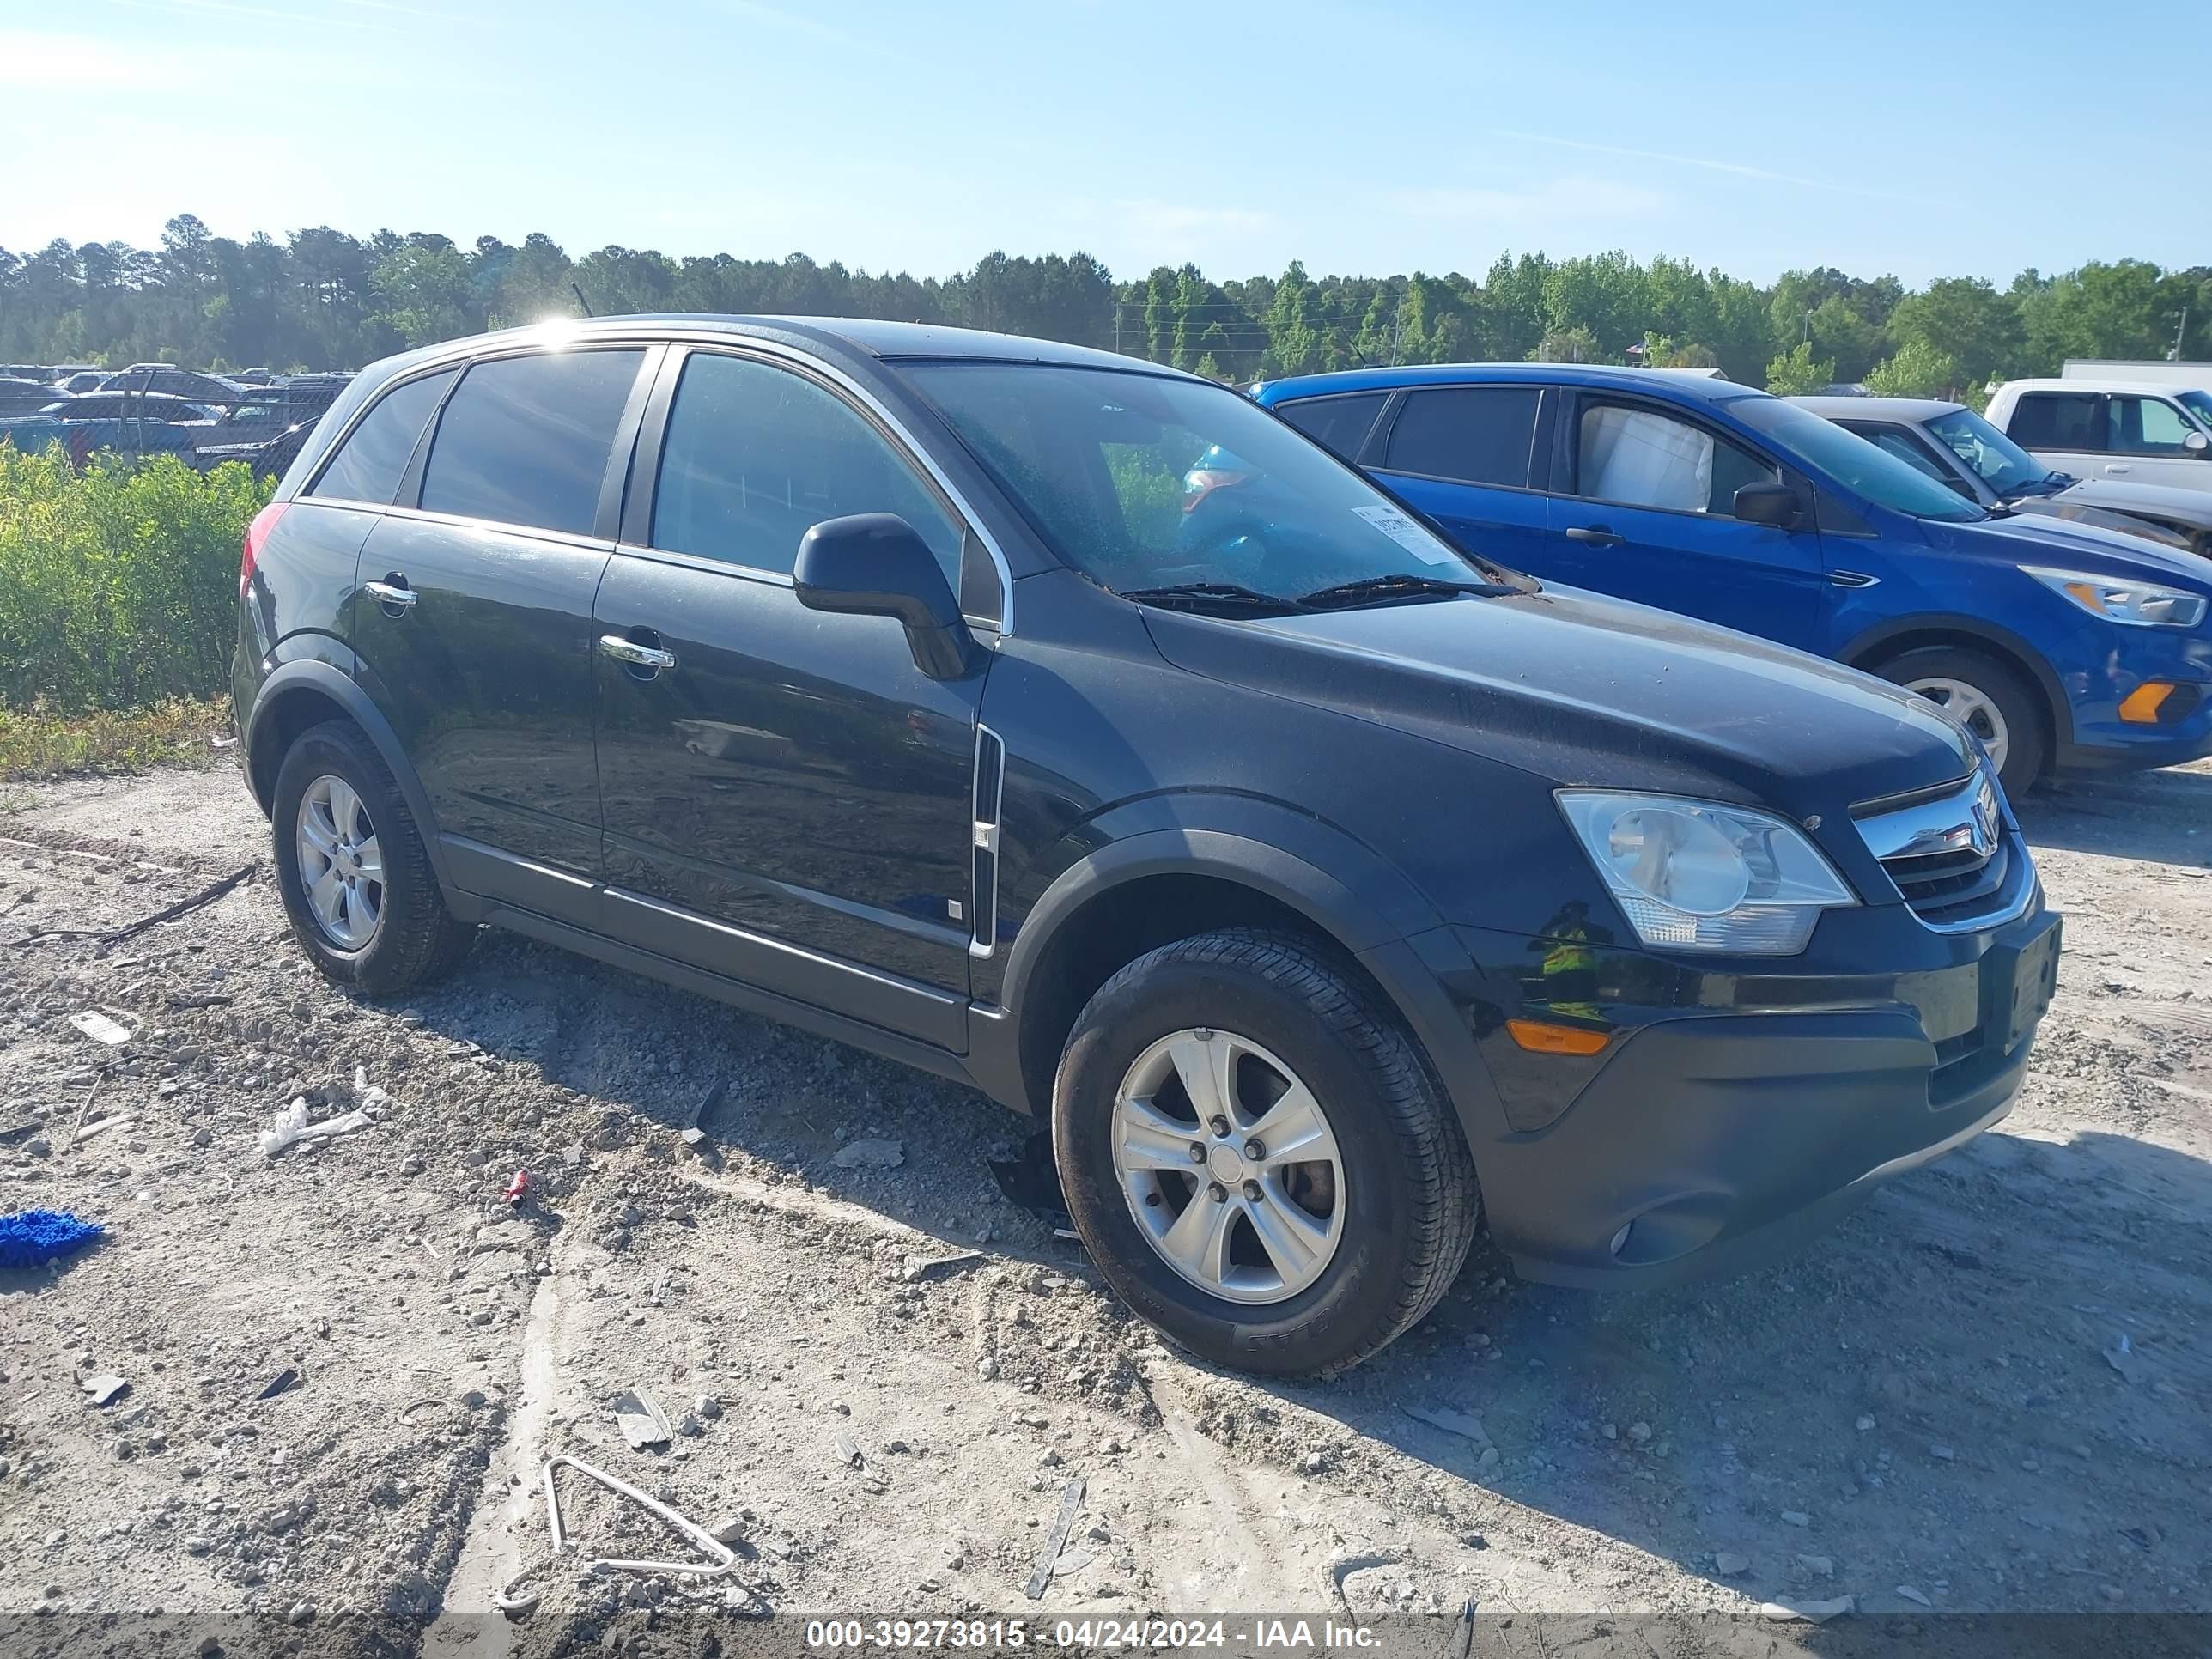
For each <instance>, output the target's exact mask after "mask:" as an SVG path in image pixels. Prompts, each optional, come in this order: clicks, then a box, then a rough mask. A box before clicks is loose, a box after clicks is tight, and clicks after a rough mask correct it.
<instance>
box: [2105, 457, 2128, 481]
mask: <svg viewBox="0 0 2212 1659" xmlns="http://www.w3.org/2000/svg"><path fill="white" fill-rule="evenodd" d="M2105 471H2106V473H2107V474H2108V475H2110V476H2111V477H2115V478H2118V477H2125V476H2126V475H2127V474H2129V473H2130V472H2132V471H2135V469H2134V468H2133V467H2131V466H2130V465H2128V464H2127V463H2126V462H2125V461H2112V462H2108V463H2107V464H2106V467H2105Z"/></svg>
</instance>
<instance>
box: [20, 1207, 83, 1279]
mask: <svg viewBox="0 0 2212 1659" xmlns="http://www.w3.org/2000/svg"><path fill="white" fill-rule="evenodd" d="M106 1231H107V1229H106V1226H104V1225H101V1224H100V1222H97V1221H80V1220H78V1219H77V1218H76V1217H75V1216H73V1215H71V1214H70V1212H68V1211H66V1210H18V1211H16V1212H15V1213H13V1214H12V1215H0V1267H12V1268H17V1269H21V1268H24V1267H44V1266H46V1263H47V1262H49V1261H56V1260H58V1258H60V1257H62V1256H65V1255H70V1254H71V1253H72V1252H74V1251H77V1250H81V1249H83V1248H84V1247H85V1246H86V1245H88V1244H89V1243H92V1242H93V1241H94V1240H95V1239H97V1238H99V1237H101V1236H102V1235H104V1234H105V1233H106Z"/></svg>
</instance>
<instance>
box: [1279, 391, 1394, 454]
mask: <svg viewBox="0 0 2212 1659" xmlns="http://www.w3.org/2000/svg"><path fill="white" fill-rule="evenodd" d="M1389 401H1390V394H1389V392H1362V393H1361V394H1360V395H1359V396H1358V397H1356V398H1300V399H1299V400H1298V401H1297V402H1296V403H1289V404H1279V405H1278V406H1277V407H1276V410H1275V413H1276V414H1278V415H1279V416H1282V417H1283V418H1284V419H1285V420H1286V421H1288V422H1290V423H1291V425H1292V426H1294V427H1296V428H1297V429H1298V430H1299V431H1301V432H1303V433H1304V434H1305V435H1306V436H1307V437H1309V438H1311V439H1312V440H1313V441H1315V442H1316V443H1317V444H1319V445H1320V446H1321V447H1322V448H1324V449H1327V450H1330V451H1332V452H1334V453H1336V454H1338V455H1340V456H1342V457H1343V458H1344V459H1346V460H1347V461H1352V460H1357V459H1359V447H1360V445H1362V444H1363V443H1364V442H1365V441H1367V435H1368V433H1369V432H1370V430H1372V429H1373V428H1374V425H1375V417H1376V416H1377V415H1379V414H1381V413H1382V412H1383V404H1386V403H1388V402H1389Z"/></svg>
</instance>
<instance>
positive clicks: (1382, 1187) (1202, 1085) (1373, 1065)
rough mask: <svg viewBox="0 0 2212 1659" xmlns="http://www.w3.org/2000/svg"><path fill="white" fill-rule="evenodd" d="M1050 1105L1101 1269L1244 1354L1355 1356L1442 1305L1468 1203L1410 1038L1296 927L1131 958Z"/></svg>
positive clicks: (1170, 1319)
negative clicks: (1290, 932) (1297, 932)
mask: <svg viewBox="0 0 2212 1659" xmlns="http://www.w3.org/2000/svg"><path fill="white" fill-rule="evenodd" d="M1052 1111H1053V1143H1054V1158H1055V1160H1056V1162H1057V1163H1058V1165H1059V1169H1060V1182H1061V1186H1062V1188H1064V1189H1065V1191H1066V1196H1067V1202H1068V1209H1069V1212H1070V1213H1071V1214H1072V1215H1073V1218H1074V1221H1075V1225H1076V1228H1077V1230H1078V1231H1079V1232H1080V1233H1081V1235H1082V1237H1083V1242H1084V1244H1085V1248H1086V1249H1088V1250H1089V1251H1090V1252H1091V1257H1092V1259H1093V1260H1094V1261H1097V1263H1098V1265H1099V1268H1100V1270H1101V1272H1103V1273H1104V1274H1105V1276H1106V1279H1107V1281H1108V1283H1109V1284H1110V1285H1112V1286H1113V1287H1114V1289H1115V1291H1116V1292H1118V1293H1119V1294H1120V1295H1121V1297H1122V1299H1123V1300H1125V1301H1126V1302H1127V1303H1128V1304H1129V1305H1130V1306H1131V1307H1133V1308H1134V1309H1135V1310H1137V1312H1138V1313H1139V1314H1140V1315H1142V1316H1144V1317H1145V1318H1146V1320H1148V1321H1150V1322H1152V1324H1153V1325H1155V1326H1157V1327H1158V1328H1159V1329H1160V1330H1161V1331H1163V1332H1164V1333H1165V1334H1167V1335H1168V1336H1169V1337H1170V1338H1172V1339H1173V1340H1175V1341H1176V1342H1177V1343H1179V1344H1181V1345H1182V1346H1183V1347H1185V1348H1187V1349H1188V1350H1190V1351H1191V1352H1194V1353H1195V1354H1198V1355H1200V1357H1202V1358H1206V1359H1208V1360H1212V1361H1213V1362H1215V1363H1217V1364H1223V1365H1228V1366H1232V1367H1235V1368H1237V1369H1239V1370H1248V1371H1255V1372H1260V1373H1263V1374H1266V1375H1270V1376H1309V1375H1324V1376H1325V1375H1328V1374H1332V1373H1334V1372H1337V1371H1340V1370H1345V1369H1346V1368H1347V1367H1349V1366H1352V1365H1355V1364H1358V1363H1359V1362H1360V1361H1361V1360H1363V1359H1364V1358H1367V1357H1368V1356H1369V1355H1370V1354H1372V1353H1374V1352H1376V1351H1377V1350H1378V1349H1380V1348H1382V1347H1383V1346H1385V1345H1386V1344H1387V1343H1389V1342H1390V1341H1391V1340H1393V1339H1395V1337H1397V1336H1398V1335H1399V1334H1401V1333H1402V1332H1404V1331H1405V1330H1407V1328H1410V1327H1412V1326H1413V1324H1415V1323H1416V1322H1419V1320H1420V1319H1421V1318H1422V1317H1423V1316H1425V1315H1426V1314H1427V1313H1428V1312H1429V1310H1431V1308H1433V1307H1434V1306H1435V1305H1436V1304H1437V1299H1438V1298H1439V1297H1442V1296H1443V1293H1444V1291H1445V1290H1446V1289H1448V1288H1449V1285H1450V1284H1451V1282H1452V1280H1453V1279H1454V1278H1455V1276H1456V1275H1457V1274H1458V1273H1459V1270H1460V1267H1461V1266H1462V1263H1463V1262H1464V1261H1466V1259H1467V1253H1468V1247H1469V1245H1470V1244H1471V1243H1473V1241H1474V1233H1475V1229H1476V1226H1477V1225H1478V1224H1479V1223H1480V1218H1481V1213H1482V1205H1481V1200H1480V1196H1479V1194H1478V1193H1477V1191H1476V1188H1475V1179H1474V1164H1473V1162H1472V1160H1471V1159H1470V1158H1469V1157H1468V1149H1467V1143H1466V1141H1465V1139H1464V1138H1463V1137H1462V1134H1461V1133H1460V1128H1459V1124H1458V1121H1457V1120H1456V1118H1455V1116H1454V1115H1453V1113H1452V1110H1451V1108H1450V1105H1449V1103H1448V1102H1447V1101H1446V1100H1445V1098H1444V1097H1443V1091H1442V1089H1441V1088H1440V1087H1439V1086H1438V1085H1437V1082H1436V1080H1435V1079H1434V1077H1433V1076H1432V1075H1431V1073H1430V1071H1429V1068H1428V1066H1427V1064H1426V1063H1425V1060H1423V1058H1422V1056H1421V1054H1420V1053H1419V1050H1418V1049H1417V1048H1416V1047H1415V1046H1414V1043H1413V1039H1412V1038H1411V1036H1409V1035H1408V1034H1407V1032H1406V1030H1405V1029H1404V1028H1403V1027H1402V1026H1401V1024H1399V1023H1398V1021H1397V1020H1396V1018H1395V1017H1394V1016H1392V1015H1391V1014H1390V1013H1389V1012H1388V1011H1387V1010H1385V1009H1383V1008H1382V1007H1380V1006H1377V1005H1376V1001H1375V998H1374V994H1373V993H1372V992H1371V991H1370V990H1368V989H1366V988H1365V987H1361V986H1358V985H1357V984H1356V983H1355V982H1354V981H1353V980H1352V977H1351V976H1350V975H1348V974H1347V973H1346V972H1345V971H1344V970H1343V969H1340V968H1339V967H1338V966H1337V965H1335V964H1334V963H1331V962H1330V961H1329V960H1328V958H1327V957H1324V956H1323V955H1322V954H1321V953H1320V952H1318V951H1316V950H1315V949H1314V948H1313V947H1312V946H1311V945H1310V944H1308V943H1307V942H1306V941H1305V940H1304V939H1298V938H1296V937H1294V936H1291V935H1288V934H1282V933H1262V932H1257V931H1251V930H1246V929H1242V928H1237V929H1225V930H1223V931H1221V932H1218V933H1205V934H1200V935H1199V936H1198V937H1196V938H1194V939H1182V940H1179V941H1177V942H1176V943H1175V944H1173V945H1164V946H1162V947H1161V948H1160V949H1158V950H1156V951H1151V952H1150V953H1148V954H1147V955H1146V956H1143V957H1139V958H1138V959H1137V960H1136V961H1135V962H1133V963H1130V964H1129V965H1128V966H1127V967H1126V968H1124V969H1121V972H1119V973H1117V974H1116V975H1114V977H1113V978H1112V979H1110V980H1109V981H1107V982H1106V983H1105V985H1104V986H1103V987H1101V988H1100V990H1099V992H1098V994H1097V995H1096V996H1094V997H1093V998H1092V999H1091V1002H1090V1004H1089V1006H1087V1007H1085V1009H1084V1011H1083V1012H1082V1014H1081V1015H1080V1017H1079V1018H1078V1019H1077V1021H1076V1024H1075V1030H1074V1031H1073V1035H1072V1036H1070V1037H1069V1039H1068V1042H1067V1047H1066V1050H1065V1052H1064V1053H1063V1054H1062V1055H1061V1058H1060V1071H1059V1075H1058V1077H1057V1078H1056V1079H1055V1081H1054V1089H1053V1109H1052ZM1271 1137H1272V1138H1273V1141H1274V1144H1273V1145H1272V1146H1271V1145H1269V1144H1268V1142H1269V1139H1270V1138H1271Z"/></svg>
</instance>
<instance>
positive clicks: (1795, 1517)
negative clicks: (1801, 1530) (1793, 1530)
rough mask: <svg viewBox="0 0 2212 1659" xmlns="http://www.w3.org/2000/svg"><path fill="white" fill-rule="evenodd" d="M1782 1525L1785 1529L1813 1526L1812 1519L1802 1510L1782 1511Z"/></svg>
mask: <svg viewBox="0 0 2212 1659" xmlns="http://www.w3.org/2000/svg"><path fill="white" fill-rule="evenodd" d="M1782 1524H1783V1525H1784V1526H1785V1527H1809V1526H1811V1525H1812V1524H1813V1517H1812V1516H1809V1515H1808V1514H1806V1513H1805V1511H1804V1510H1783V1511H1782Z"/></svg>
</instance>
